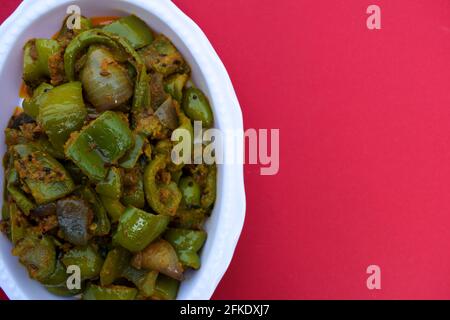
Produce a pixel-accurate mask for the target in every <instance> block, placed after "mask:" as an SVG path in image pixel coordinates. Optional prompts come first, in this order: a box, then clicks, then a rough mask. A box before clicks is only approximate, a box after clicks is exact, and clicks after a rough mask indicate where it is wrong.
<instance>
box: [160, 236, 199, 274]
mask: <svg viewBox="0 0 450 320" xmlns="http://www.w3.org/2000/svg"><path fill="white" fill-rule="evenodd" d="M164 239H166V240H167V241H168V242H169V243H170V244H171V245H172V246H173V247H174V248H175V250H176V252H177V255H178V258H179V259H180V261H181V263H182V264H183V265H184V266H187V267H191V268H193V269H199V268H200V257H199V256H198V254H197V252H198V251H199V250H200V249H201V248H202V247H203V244H204V243H205V241H206V232H204V231H195V230H186V229H174V228H170V229H168V230H167V231H166V233H165V234H164Z"/></svg>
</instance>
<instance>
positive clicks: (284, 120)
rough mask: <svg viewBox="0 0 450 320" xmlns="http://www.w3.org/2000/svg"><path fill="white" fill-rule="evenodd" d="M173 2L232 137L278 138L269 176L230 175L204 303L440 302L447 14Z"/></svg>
mask: <svg viewBox="0 0 450 320" xmlns="http://www.w3.org/2000/svg"><path fill="white" fill-rule="evenodd" d="M18 2H19V1H16V0H2V5H1V9H0V19H1V21H3V19H5V18H6V17H7V16H8V15H9V14H10V12H12V10H13V9H14V8H15V6H16V5H17V3H18ZM174 2H175V3H176V4H177V5H178V6H179V7H180V8H181V9H182V10H183V11H184V12H186V13H187V14H188V15H189V16H191V17H192V18H193V19H194V20H195V21H196V22H197V23H198V24H199V25H200V27H202V29H203V30H204V31H205V33H206V34H207V36H208V37H209V39H210V40H211V42H212V43H213V45H214V47H215V48H216V50H217V52H218V53H219V55H220V56H221V58H222V60H223V62H224V63H225V65H226V67H227V69H228V71H229V73H230V76H231V79H232V81H233V83H234V86H235V88H236V92H237V95H238V97H239V100H240V103H241V107H242V110H243V114H244V122H245V127H246V128H279V129H280V135H281V142H280V148H281V149H280V150H281V151H280V172H279V174H278V175H276V176H260V175H259V167H258V166H250V165H248V166H246V168H245V179H246V190H247V207H248V210H247V218H246V223H245V227H244V230H243V233H242V236H241V239H240V242H239V244H238V246H237V249H236V253H235V257H234V259H233V262H232V264H231V266H230V268H229V270H228V272H227V273H226V275H225V277H224V278H223V280H222V282H221V284H220V285H219V287H218V288H217V291H216V293H215V295H214V298H216V299H310V298H333V299H337V298H343V299H347V298H357V299H366V298H369V299H370V298H385V299H391V298H445V299H450V272H449V271H450V250H449V248H450V196H449V195H450V91H449V86H450V59H449V57H450V2H448V1H447V0H433V1H429V0H428V1H427V0H421V1H419V0H411V1H406V0H397V1H387V0H383V1H382V0H370V1H365V0H328V1H325V0H317V1H312V0H280V1H273V0H245V1H244V0H226V1H217V0H196V1H189V0H174ZM373 3H375V4H377V5H379V6H380V7H381V10H382V30H380V31H369V30H368V29H367V28H366V17H367V15H366V13H365V11H366V8H367V7H368V5H370V4H373ZM371 264H377V265H379V266H380V267H381V271H382V289H381V290H379V291H369V290H368V289H367V287H366V278H367V275H366V268H367V266H368V265H371Z"/></svg>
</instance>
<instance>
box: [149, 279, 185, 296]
mask: <svg viewBox="0 0 450 320" xmlns="http://www.w3.org/2000/svg"><path fill="white" fill-rule="evenodd" d="M179 287H180V282H179V281H177V280H175V279H173V278H171V277H168V276H165V275H163V274H159V275H158V279H156V286H155V293H154V294H153V296H152V298H153V299H157V300H175V299H176V298H177V294H178V288H179Z"/></svg>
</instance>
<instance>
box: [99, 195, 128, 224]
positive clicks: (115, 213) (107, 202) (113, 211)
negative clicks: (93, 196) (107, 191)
mask: <svg viewBox="0 0 450 320" xmlns="http://www.w3.org/2000/svg"><path fill="white" fill-rule="evenodd" d="M99 197H100V200H101V201H102V203H103V207H105V209H106V211H107V212H108V215H109V217H110V218H111V222H117V221H119V219H120V217H121V216H122V214H123V213H124V212H125V210H126V208H125V206H124V205H123V204H122V203H121V202H120V200H118V199H114V198H110V197H107V196H103V195H99Z"/></svg>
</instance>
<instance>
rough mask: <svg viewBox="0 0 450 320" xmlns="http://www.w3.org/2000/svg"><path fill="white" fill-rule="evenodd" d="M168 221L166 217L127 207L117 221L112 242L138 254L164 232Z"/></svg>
mask: <svg viewBox="0 0 450 320" xmlns="http://www.w3.org/2000/svg"><path fill="white" fill-rule="evenodd" d="M169 220H170V219H169V217H167V216H160V215H158V216H157V215H153V214H150V213H147V212H145V211H142V210H139V209H137V208H133V207H129V208H127V210H126V211H125V212H124V214H123V215H122V217H121V218H120V220H119V226H118V228H117V232H116V234H115V235H114V241H116V242H117V243H118V244H120V245H121V246H122V247H124V248H125V249H128V250H129V251H131V252H138V251H140V250H142V249H144V248H145V247H146V246H147V245H148V244H149V243H150V242H152V241H153V240H155V239H156V238H157V237H159V236H160V235H161V234H162V233H163V232H164V230H165V229H166V228H167V225H168V224H169Z"/></svg>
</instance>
